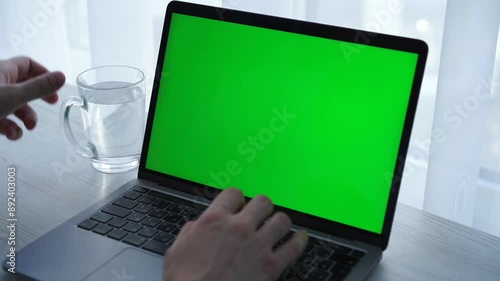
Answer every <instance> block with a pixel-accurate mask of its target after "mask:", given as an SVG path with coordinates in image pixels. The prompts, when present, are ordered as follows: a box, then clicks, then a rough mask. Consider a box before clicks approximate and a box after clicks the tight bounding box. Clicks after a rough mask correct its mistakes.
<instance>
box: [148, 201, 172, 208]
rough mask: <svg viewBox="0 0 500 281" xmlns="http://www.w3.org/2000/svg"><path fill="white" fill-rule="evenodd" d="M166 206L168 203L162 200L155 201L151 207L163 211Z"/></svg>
mask: <svg viewBox="0 0 500 281" xmlns="http://www.w3.org/2000/svg"><path fill="white" fill-rule="evenodd" d="M168 205H170V203H169V202H167V201H164V200H156V201H155V202H154V203H153V204H151V206H153V207H155V208H158V209H165V207H167V206H168Z"/></svg>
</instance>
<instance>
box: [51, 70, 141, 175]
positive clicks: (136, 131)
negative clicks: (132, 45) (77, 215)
mask: <svg viewBox="0 0 500 281" xmlns="http://www.w3.org/2000/svg"><path fill="white" fill-rule="evenodd" d="M76 82H77V85H78V91H79V97H69V98H67V99H66V100H65V101H64V102H63V104H62V107H61V115H60V121H61V127H62V131H63V135H64V137H65V138H66V140H67V141H68V142H69V143H70V144H71V145H72V146H73V147H74V148H75V149H76V151H77V152H78V153H79V154H81V155H83V156H85V157H87V158H91V160H92V166H93V167H94V168H95V169H96V170H97V171H100V172H104V173H122V172H127V171H130V170H133V169H135V168H136V167H137V166H138V164H139V158H140V153H141V148H142V141H143V135H144V125H145V91H146V90H145V86H146V82H145V75H144V73H143V72H142V71H141V70H139V69H137V68H134V67H128V66H114V65H113V66H102V67H96V68H92V69H89V70H87V71H85V72H83V73H81V74H80V75H78V77H77V79H76ZM73 107H79V108H80V109H81V113H82V119H83V128H84V130H85V135H86V139H83V140H77V139H76V138H75V135H74V134H73V131H72V129H71V126H70V120H69V114H70V111H71V109H72V108H73Z"/></svg>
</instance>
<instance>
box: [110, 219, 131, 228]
mask: <svg viewBox="0 0 500 281" xmlns="http://www.w3.org/2000/svg"><path fill="white" fill-rule="evenodd" d="M127 222H128V221H127V220H126V219H122V218H114V219H112V220H111V221H110V222H109V223H108V224H109V225H111V226H113V227H117V228H121V227H123V226H124V225H126V224H127Z"/></svg>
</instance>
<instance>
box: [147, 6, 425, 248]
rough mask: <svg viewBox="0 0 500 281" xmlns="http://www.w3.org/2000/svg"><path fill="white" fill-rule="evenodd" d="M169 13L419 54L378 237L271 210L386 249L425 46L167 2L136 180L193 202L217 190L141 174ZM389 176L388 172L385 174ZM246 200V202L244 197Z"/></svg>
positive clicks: (412, 41) (413, 41) (395, 38)
mask: <svg viewBox="0 0 500 281" xmlns="http://www.w3.org/2000/svg"><path fill="white" fill-rule="evenodd" d="M173 13H179V14H185V15H190V16H198V17H202V18H207V19H214V20H219V21H227V22H233V23H238V24H245V25H250V26H256V27H263V28H268V29H275V30H281V31H286V32H293V33H298V34H304V35H311V36H317V37H322V38H327V39H334V40H339V41H345V42H350V43H358V44H361V45H368V46H376V47H381V48H387V49H393V50H399V51H405V52H411V53H415V54H418V61H417V66H416V70H415V76H414V82H413V85H412V89H411V94H410V99H409V103H408V110H407V114H406V118H405V122H404V128H403V133H402V136H401V142H400V147H399V151H398V157H397V162H396V166H395V170H394V173H393V180H392V184H391V191H390V194H389V200H388V204H387V208H386V215H385V220H384V225H383V229H382V233H381V234H377V233H373V232H369V231H365V230H362V229H359V228H355V227H352V226H348V225H345V224H341V223H337V222H332V221H329V220H326V219H322V218H319V217H315V216H311V215H307V214H304V213H300V212H297V211H294V210H290V209H287V208H283V207H276V210H279V211H283V212H286V213H287V214H288V215H289V216H290V218H291V219H292V221H293V222H294V223H295V224H297V225H302V226H305V227H308V228H311V229H315V230H318V231H321V232H325V233H329V234H334V235H336V236H340V237H343V238H345V239H348V240H353V241H361V242H365V243H368V244H371V245H375V246H377V247H380V248H381V249H383V250H385V249H386V248H387V245H388V242H389V237H390V232H391V228H392V222H393V219H394V213H395V209H396V204H397V197H398V194H399V188H400V184H401V179H402V176H403V170H404V164H405V159H406V154H407V151H408V146H409V141H410V136H411V131H412V124H413V121H414V118H415V112H416V108H417V102H418V97H419V94H420V88H421V84H422V79H423V74H424V69H425V63H426V60H427V54H428V47H427V44H426V43H425V42H423V41H421V40H416V39H410V38H404V37H398V36H391V35H385V34H379V33H373V32H366V31H362V30H355V29H349V28H343V27H335V26H328V25H323V24H317V23H310V22H305V21H298V20H293V19H286V18H279V17H273V16H266V15H260V14H255V13H248V12H242V11H236V10H230V9H225V8H216V7H210V6H204V5H198V4H191V3H184V2H179V1H172V2H170V3H169V5H168V7H167V12H166V14H165V21H164V26H163V34H162V38H161V43H160V49H159V53H158V54H159V55H158V62H157V67H156V74H155V80H154V85H153V90H152V95H151V103H150V109H149V114H148V120H147V125H146V131H145V136H144V145H143V149H142V154H141V160H140V166H139V178H140V179H145V180H149V181H153V182H157V183H159V184H161V185H164V186H167V187H169V188H172V189H175V190H179V191H181V192H185V193H188V194H191V195H193V196H197V197H204V198H208V199H211V198H213V196H214V195H215V194H217V193H218V192H220V191H219V190H217V189H215V188H212V187H208V186H205V185H202V184H199V183H195V182H192V181H188V180H184V179H181V178H177V177H174V176H171V175H167V174H163V173H159V172H156V171H153V170H149V169H146V157H147V155H148V150H149V142H150V136H151V130H152V125H153V118H154V114H155V110H156V103H157V98H158V92H159V84H160V82H161V78H162V75H163V74H162V70H163V62H164V60H165V54H166V46H167V40H168V31H169V29H170V21H171V18H172V14H173ZM389 172H391V171H389ZM247 199H248V198H247Z"/></svg>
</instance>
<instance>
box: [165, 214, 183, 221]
mask: <svg viewBox="0 0 500 281" xmlns="http://www.w3.org/2000/svg"><path fill="white" fill-rule="evenodd" d="M182 219H183V218H182V217H181V216H179V215H177V214H173V213H169V214H167V215H166V216H164V217H163V220H164V221H168V222H171V223H178V222H179V221H181V220H182Z"/></svg>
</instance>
